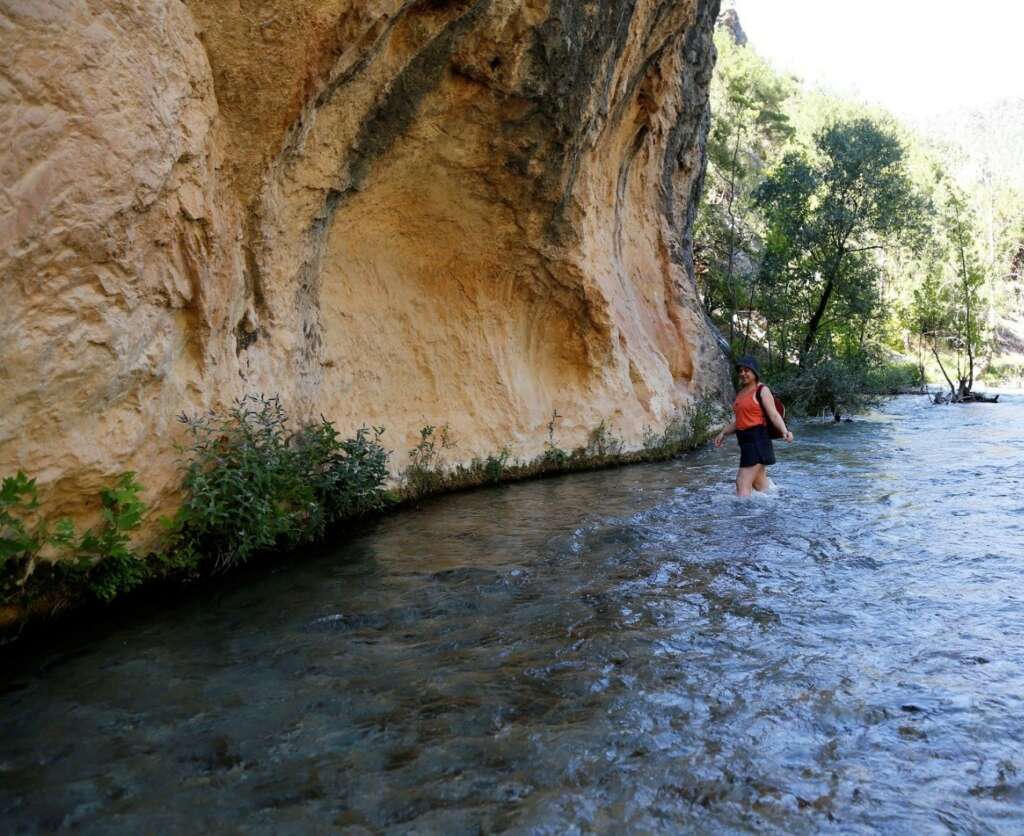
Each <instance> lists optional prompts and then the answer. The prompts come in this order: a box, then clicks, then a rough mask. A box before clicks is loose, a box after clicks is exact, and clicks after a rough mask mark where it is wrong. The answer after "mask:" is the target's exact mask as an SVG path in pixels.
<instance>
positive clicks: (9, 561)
mask: <svg viewBox="0 0 1024 836" xmlns="http://www.w3.org/2000/svg"><path fill="white" fill-rule="evenodd" d="M141 490H142V488H141V486H140V485H139V484H138V483H137V482H136V481H135V474H134V473H124V474H122V475H121V476H120V477H119V478H118V481H117V483H116V484H115V485H114V487H113V488H104V489H103V490H101V491H100V502H101V506H102V512H101V513H102V521H101V522H100V524H99V525H98V526H96V527H95V528H92V529H89V530H88V531H86V532H85V533H84V534H82V535H81V536H79V535H78V534H77V532H76V531H75V527H74V525H73V524H72V523H71V521H70V520H67V519H60V520H58V521H57V522H56V524H55V525H54V526H53V529H52V531H51V530H50V528H49V525H48V523H47V520H46V518H45V516H43V515H40V514H39V513H38V509H39V501H38V492H37V489H36V483H35V480H34V479H29V478H28V477H27V476H26V475H25V474H24V473H22V472H21V471H19V472H18V473H17V475H15V476H13V477H8V478H6V479H4V480H3V483H2V485H0V578H2V581H0V583H2V585H0V600H2V601H4V602H10V601H12V600H14V599H16V598H19V597H21V598H33V597H35V596H36V595H38V594H40V593H41V592H45V593H48V594H50V595H51V596H57V597H60V596H66V595H77V594H79V593H81V592H85V593H88V594H89V595H92V596H93V597H95V598H98V599H99V600H101V601H111V600H113V599H114V598H116V597H117V596H118V595H120V594H121V593H122V592H126V591H128V590H129V589H132V588H134V587H136V586H138V585H139V584H140V583H142V582H143V581H144V580H145V579H146V577H147V575H148V574H149V567H148V566H147V564H146V561H145V560H143V559H142V558H140V557H139V556H138V555H137V554H135V552H134V551H133V550H132V549H131V546H130V543H131V535H132V533H133V532H134V531H136V530H137V529H138V527H139V525H140V524H141V523H142V516H143V514H145V512H146V505H145V503H144V502H143V501H142V500H141V499H140V498H139V492H140V491H141ZM44 550H50V551H52V552H53V554H52V558H53V559H52V560H41V559H40V556H41V554H42V552H43V551H44Z"/></svg>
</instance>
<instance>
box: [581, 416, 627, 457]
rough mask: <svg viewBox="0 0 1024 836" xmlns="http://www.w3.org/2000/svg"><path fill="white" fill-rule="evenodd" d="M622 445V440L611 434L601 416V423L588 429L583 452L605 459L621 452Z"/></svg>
mask: <svg viewBox="0 0 1024 836" xmlns="http://www.w3.org/2000/svg"><path fill="white" fill-rule="evenodd" d="M622 446H623V445H622V440H621V439H619V438H616V437H615V436H614V435H612V431H611V429H610V428H609V427H608V425H607V424H606V423H605V421H604V419H603V418H602V419H601V423H599V424H598V425H597V426H596V427H594V429H592V430H591V431H590V437H589V438H588V439H587V446H586V448H584V451H583V452H584V454H585V455H587V456H592V457H596V458H599V459H605V458H609V457H611V456H617V455H619V454H620V453H621V452H622Z"/></svg>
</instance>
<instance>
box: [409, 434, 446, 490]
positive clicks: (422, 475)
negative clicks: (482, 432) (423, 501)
mask: <svg viewBox="0 0 1024 836" xmlns="http://www.w3.org/2000/svg"><path fill="white" fill-rule="evenodd" d="M453 447H455V442H454V441H452V438H451V434H450V432H449V430H448V425H447V424H445V425H444V426H442V427H440V429H439V428H438V427H435V426H434V425H433V424H427V425H426V426H425V427H423V428H421V429H420V440H419V442H417V444H416V446H415V447H413V448H412V449H411V450H409V466H408V467H406V469H405V471H404V472H403V473H402V479H403V481H404V482H405V487H406V490H407V492H408V493H409V494H411V495H412V496H425V495H427V494H430V493H435V492H436V491H439V490H441V489H442V488H443V487H444V486H445V484H446V482H447V477H446V475H445V461H444V451H445V450H450V449H452V448H453Z"/></svg>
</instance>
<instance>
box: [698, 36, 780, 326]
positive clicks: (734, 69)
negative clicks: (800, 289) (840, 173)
mask: <svg viewBox="0 0 1024 836" xmlns="http://www.w3.org/2000/svg"><path fill="white" fill-rule="evenodd" d="M715 40H716V46H717V48H718V61H717V66H716V73H715V78H714V81H713V84H712V90H711V108H712V113H713V115H714V119H713V122H712V129H711V133H710V135H709V137H708V178H707V181H706V187H705V192H704V205H703V208H702V211H701V213H700V214H699V215H698V229H697V235H696V237H697V240H698V249H699V251H700V252H699V260H700V261H702V262H703V264H702V267H703V269H702V270H701V272H700V275H701V278H702V285H703V287H702V291H703V293H702V295H703V301H704V306H705V308H706V309H707V310H708V312H709V313H711V314H715V313H717V312H725V313H727V314H728V318H729V341H730V343H732V342H733V341H734V340H735V336H736V335H735V319H736V312H737V311H738V310H739V309H740V308H741V306H742V305H743V304H744V303H746V305H747V309H748V311H749V309H750V299H749V296H750V294H751V292H752V289H751V288H748V289H746V292H744V289H743V288H742V281H741V279H740V274H742V273H748V272H751V271H750V270H749V269H747V268H746V265H747V264H749V263H750V262H751V261H752V258H751V254H752V253H751V251H752V250H753V249H754V247H756V243H757V235H756V232H755V231H754V229H753V227H755V226H756V223H757V219H756V218H755V217H753V216H752V215H751V210H752V208H753V207H752V204H751V201H750V195H751V192H752V190H753V188H754V187H755V186H756V184H757V182H758V181H759V180H760V177H761V173H762V171H763V169H764V166H765V165H766V162H767V161H768V160H769V159H770V158H771V157H772V156H773V155H774V153H775V149H776V148H778V147H779V146H780V145H782V144H783V143H784V142H786V141H787V140H788V139H789V138H790V137H791V136H792V134H793V129H792V128H791V127H790V125H789V120H788V118H787V116H786V115H785V113H784V112H783V110H782V106H783V103H784V102H785V101H786V99H787V98H788V97H789V96H790V95H791V93H792V84H791V82H789V80H788V79H785V78H783V77H781V76H779V75H777V74H776V73H775V72H774V71H773V70H772V68H771V66H770V65H768V64H767V63H766V62H765V61H764V60H763V59H762V58H760V57H759V56H758V55H757V53H756V52H754V51H753V50H751V49H750V48H748V47H745V46H743V45H741V44H737V43H736V42H735V41H734V40H733V38H732V37H731V36H730V34H729V32H728V31H724V30H719V33H718V35H717V36H716V39H715ZM741 263H742V264H743V266H742V267H741V266H740V265H741ZM744 296H745V297H747V298H746V299H744V298H743V297H744ZM749 329H750V323H749V319H748V322H747V329H746V331H747V334H748V335H749Z"/></svg>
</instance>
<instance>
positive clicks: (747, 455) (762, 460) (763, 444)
mask: <svg viewBox="0 0 1024 836" xmlns="http://www.w3.org/2000/svg"><path fill="white" fill-rule="evenodd" d="M736 440H737V441H738V442H739V443H740V467H753V466H754V465H755V464H765V465H767V464H775V450H774V449H773V448H772V440H771V438H770V437H769V436H768V428H767V427H766V426H764V425H763V424H762V425H761V426H759V427H751V428H750V429H749V430H736Z"/></svg>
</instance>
